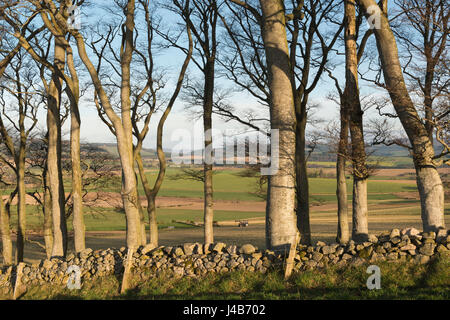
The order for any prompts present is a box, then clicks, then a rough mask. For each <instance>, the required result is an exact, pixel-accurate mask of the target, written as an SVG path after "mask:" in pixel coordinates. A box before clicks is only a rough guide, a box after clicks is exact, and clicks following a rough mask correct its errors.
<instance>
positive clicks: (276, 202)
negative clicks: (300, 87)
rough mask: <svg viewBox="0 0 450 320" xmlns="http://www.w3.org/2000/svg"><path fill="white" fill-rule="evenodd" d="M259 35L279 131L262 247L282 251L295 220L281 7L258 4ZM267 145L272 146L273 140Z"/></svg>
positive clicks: (269, 0)
mask: <svg viewBox="0 0 450 320" xmlns="http://www.w3.org/2000/svg"><path fill="white" fill-rule="evenodd" d="M260 4H261V8H262V13H263V21H262V25H261V28H262V34H263V40H264V47H265V52H266V60H267V67H268V73H269V89H270V95H271V101H270V118H271V129H272V130H279V132H278V133H279V143H278V146H279V156H278V159H276V156H275V155H274V154H273V153H272V156H271V158H272V159H271V165H272V167H273V166H275V167H277V168H278V170H275V171H273V172H272V175H270V176H269V184H268V188H269V190H268V197H267V204H266V220H267V221H266V224H267V226H266V228H267V229H266V230H267V231H268V234H266V243H267V246H268V247H269V248H271V249H275V250H286V249H287V248H289V246H290V245H291V244H292V243H293V242H294V239H295V237H296V234H297V225H296V217H295V179H296V178H295V146H296V142H295V126H296V119H295V110H294V97H293V92H292V84H291V66H290V61H289V49H288V43H287V35H286V25H285V23H286V21H285V16H284V14H285V12H284V7H283V3H282V2H281V1H277V0H275V1H274V0H260ZM273 136H274V135H273V134H272V141H271V144H272V145H274V144H276V141H274V139H273Z"/></svg>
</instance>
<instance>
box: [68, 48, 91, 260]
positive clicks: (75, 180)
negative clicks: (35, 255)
mask: <svg viewBox="0 0 450 320" xmlns="http://www.w3.org/2000/svg"><path fill="white" fill-rule="evenodd" d="M66 53H67V65H68V67H69V71H70V75H71V80H72V81H71V83H70V84H69V85H67V88H68V89H67V91H68V96H69V99H70V160H71V164H72V209H73V210H72V214H73V218H72V224H73V232H74V240H73V241H74V245H75V252H81V251H83V250H84V249H85V248H86V240H85V225H84V216H83V196H82V187H83V182H82V176H81V175H82V173H81V154H80V153H81V142H80V139H81V138H80V135H81V117H80V109H79V100H80V85H79V80H78V74H77V71H76V68H75V64H74V61H73V53H72V48H71V47H70V46H66Z"/></svg>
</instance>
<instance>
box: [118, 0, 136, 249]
mask: <svg viewBox="0 0 450 320" xmlns="http://www.w3.org/2000/svg"><path fill="white" fill-rule="evenodd" d="M134 14H135V1H134V0H129V1H128V4H127V10H126V21H125V30H126V31H125V37H124V44H125V49H124V52H123V55H122V59H121V71H122V79H121V85H120V101H121V115H122V128H123V131H122V134H117V144H118V150H119V155H120V159H121V164H122V171H123V175H122V176H123V183H122V199H123V205H124V209H125V212H126V216H127V217H126V218H127V245H128V248H133V249H137V248H138V247H139V246H140V245H142V244H143V242H142V241H143V239H142V223H141V214H140V212H139V204H138V201H139V197H138V192H137V180H136V173H135V171H134V158H133V126H132V123H131V100H130V95H131V85H130V72H131V68H130V65H131V60H132V57H133V50H134V44H133V31H134ZM116 132H117V133H118V131H117V130H116Z"/></svg>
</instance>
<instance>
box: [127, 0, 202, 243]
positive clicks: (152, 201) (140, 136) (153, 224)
mask: <svg viewBox="0 0 450 320" xmlns="http://www.w3.org/2000/svg"><path fill="white" fill-rule="evenodd" d="M139 2H140V3H141V4H142V7H143V9H144V12H145V21H146V26H147V34H148V35H149V37H148V39H149V40H148V43H147V46H148V56H149V57H148V58H149V61H150V65H149V64H148V60H147V59H146V58H144V61H145V64H146V66H147V67H146V70H147V71H148V85H147V86H148V88H147V90H148V89H150V91H151V97H152V99H149V100H147V101H149V102H148V103H147V104H148V105H149V106H150V108H149V112H148V113H147V115H146V116H145V120H144V126H143V128H142V129H139V127H138V125H137V123H138V119H139V112H138V106H139V104H140V101H139V98H140V97H142V96H143V95H144V92H145V91H144V90H143V91H141V92H140V93H139V94H138V95H137V97H136V99H135V101H134V108H133V119H134V121H133V133H134V135H135V137H136V139H137V143H136V147H135V149H134V155H135V158H136V163H137V166H138V170H139V174H140V177H141V181H142V186H143V188H144V192H145V196H146V198H147V213H148V217H149V225H150V230H149V232H150V243H151V244H153V245H154V246H155V247H156V246H157V245H158V224H157V218H156V196H157V195H158V192H159V190H160V188H161V185H162V183H163V181H164V177H165V172H166V167H167V163H166V157H165V154H164V151H163V130H164V124H165V122H166V120H167V117H168V116H169V114H170V111H171V110H172V107H173V105H174V103H175V101H176V99H177V97H178V95H179V93H180V90H181V87H182V85H183V80H184V77H185V74H186V71H187V68H188V66H189V62H190V60H191V58H192V54H193V40H192V35H191V30H190V25H189V24H187V25H186V33H187V38H188V43H189V45H188V50H187V52H186V58H185V60H184V62H183V65H182V67H181V70H180V72H179V75H178V79H177V84H176V86H175V89H174V91H173V93H172V96H171V98H170V100H169V102H168V104H167V106H166V108H165V110H164V112H163V114H162V116H161V118H160V120H159V122H158V127H157V133H156V152H157V157H158V162H159V172H158V176H157V178H156V180H155V182H154V184H153V186H152V187H151V186H150V183H149V181H148V179H147V175H146V174H145V168H144V164H143V161H142V156H141V149H142V144H143V141H144V139H145V137H146V136H147V133H148V130H149V123H150V119H151V116H152V114H153V112H154V111H155V109H156V107H157V101H158V99H157V97H155V95H156V90H155V88H154V85H155V80H154V75H153V74H152V72H153V69H154V66H153V57H152V39H153V34H154V26H153V23H152V17H150V12H149V9H148V1H142V0H140V1H139ZM183 10H184V12H185V14H186V15H188V14H189V13H188V12H189V10H190V8H189V1H187V2H186V3H185V7H184V8H183ZM141 57H142V55H141ZM150 101H151V102H150Z"/></svg>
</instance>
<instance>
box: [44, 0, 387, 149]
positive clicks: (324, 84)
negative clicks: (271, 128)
mask: <svg viewBox="0 0 450 320" xmlns="http://www.w3.org/2000/svg"><path fill="white" fill-rule="evenodd" d="M109 2H110V0H100V1H98V2H96V5H97V4H108V3H109ZM158 12H159V14H161V17H162V20H161V21H162V25H163V27H165V28H172V29H173V28H176V25H175V24H176V21H177V20H176V18H175V16H174V15H173V14H172V13H169V12H168V11H167V10H159V11H158ZM81 13H82V15H81V20H79V21H78V22H80V26H81V31H82V32H83V28H86V27H87V26H89V25H93V24H96V23H99V22H100V23H104V22H106V21H107V19H106V18H105V17H107V16H106V15H105V14H104V12H103V11H102V10H98V7H95V8H94V9H92V8H91V9H83V8H82V12H81ZM117 14H118V16H116V18H115V19H117V18H118V17H120V13H117ZM73 47H74V49H75V52H76V48H75V46H73ZM341 49H342V48H341ZM88 50H89V49H88ZM88 53H90V54H91V58H92V59H93V60H94V58H93V55H92V52H88ZM183 59H184V56H183V55H182V54H181V53H180V51H179V50H177V49H169V50H164V51H162V52H161V53H158V54H157V55H156V57H155V61H156V63H157V65H160V66H164V67H165V68H167V70H166V76H167V80H168V84H167V86H166V88H167V89H169V90H168V91H170V89H173V87H174V84H175V80H176V77H177V71H178V70H179V68H180V67H181V63H182V61H183ZM94 63H95V62H94ZM80 68H82V69H84V66H83V65H82V64H81V65H80ZM188 75H189V77H199V76H200V74H199V71H198V70H197V69H196V67H195V65H194V64H193V63H192V62H191V64H190V67H189V70H188ZM132 77H133V74H132ZM338 77H340V80H341V79H342V84H344V77H343V75H342V73H341V74H339V72H338ZM87 79H89V78H87ZM322 79H323V80H321V82H320V83H319V85H318V86H317V88H316V89H315V91H314V92H313V94H312V95H311V98H310V102H311V104H317V105H318V108H317V109H316V110H315V111H314V114H315V117H316V118H320V119H322V120H323V121H324V122H325V123H326V122H329V121H333V120H336V119H338V118H339V110H338V106H337V105H336V104H335V103H334V102H332V101H330V100H328V99H327V98H326V96H327V95H328V94H329V93H330V92H332V91H335V88H334V83H332V82H331V81H330V80H329V79H328V77H327V75H326V74H324V75H323V77H322ZM217 85H219V86H224V87H229V86H231V83H230V82H227V81H226V80H224V79H223V78H220V79H218V80H217ZM361 91H362V92H363V93H364V92H372V93H373V92H376V91H375V90H374V88H372V87H363V88H362V89H361ZM380 94H382V93H380ZM91 99H92V92H89V91H88V92H87V94H86V96H85V97H84V98H82V101H81V103H80V112H81V122H82V125H81V138H82V141H83V142H88V143H114V142H115V137H114V136H113V135H112V134H111V133H110V131H109V130H108V129H107V127H106V125H105V124H104V123H103V122H102V121H101V120H100V118H99V117H98V115H97V110H96V108H95V106H94V104H93V103H92V100H91ZM229 100H230V101H231V102H232V104H233V105H234V106H235V107H236V108H237V109H239V110H246V109H248V108H251V109H258V108H261V106H260V105H259V104H258V102H257V101H256V100H255V99H254V98H253V97H252V96H250V95H249V94H247V93H245V92H241V93H237V94H234V95H233V96H232V97H230V98H229ZM185 105H186V102H185V101H183V99H182V95H180V96H179V97H178V99H177V102H176V103H175V105H174V108H173V110H172V112H171V113H170V115H169V117H168V119H167V121H166V125H165V129H164V133H165V134H164V140H163V145H164V149H165V150H170V149H172V148H173V147H174V146H177V145H178V144H179V143H180V139H179V138H180V134H181V135H183V134H184V135H190V136H191V137H195V139H194V138H193V139H191V140H193V141H192V143H190V146H187V148H191V149H199V148H201V147H202V137H201V132H202V127H203V126H202V121H201V119H197V120H194V119H193V117H192V115H191V113H190V111H188V110H186V109H185ZM368 113H369V115H370V114H372V115H374V112H373V111H369V112H368ZM159 118H160V113H157V114H155V115H154V116H153V119H152V121H151V124H150V132H149V134H148V137H147V139H146V140H145V142H144V147H146V148H155V146H156V138H155V136H156V127H157V122H158V120H159ZM40 119H41V124H40V126H41V127H43V126H45V112H44V111H41V113H40ZM69 126H70V121H66V123H65V124H64V126H63V135H64V137H65V138H67V139H68V138H69V130H70V127H69ZM213 127H214V128H216V129H217V130H219V131H222V132H225V131H226V130H232V129H234V130H239V131H242V130H243V127H242V126H241V125H237V124H236V123H235V122H225V121H223V120H222V119H220V118H219V117H217V116H214V117H213ZM310 129H311V130H312V129H314V128H310ZM216 147H217V145H216Z"/></svg>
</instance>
